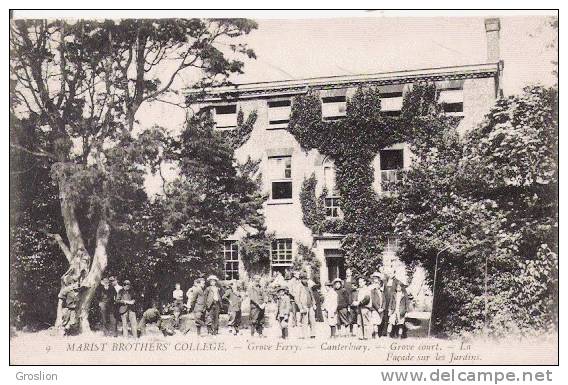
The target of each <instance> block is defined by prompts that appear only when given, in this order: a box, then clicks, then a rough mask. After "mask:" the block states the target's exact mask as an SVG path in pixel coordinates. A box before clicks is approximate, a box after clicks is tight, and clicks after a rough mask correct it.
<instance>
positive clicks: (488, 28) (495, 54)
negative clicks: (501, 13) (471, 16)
mask: <svg viewBox="0 0 568 385" xmlns="http://www.w3.org/2000/svg"><path fill="white" fill-rule="evenodd" d="M500 30H501V21H500V20H499V18H490V19H485V32H486V34H487V62H488V63H497V62H499V61H500V60H501V56H500V53H499V31H500Z"/></svg>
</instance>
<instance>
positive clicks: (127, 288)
mask: <svg viewBox="0 0 568 385" xmlns="http://www.w3.org/2000/svg"><path fill="white" fill-rule="evenodd" d="M116 303H117V304H118V313H119V314H120V318H121V319H122V335H123V336H124V337H128V323H129V322H130V330H131V332H132V335H133V336H134V337H138V324H137V322H136V312H135V311H134V304H135V303H136V301H135V300H134V292H133V291H132V290H131V284H130V281H129V280H125V281H124V284H123V287H122V290H120V292H119V293H118V295H117V297H116Z"/></svg>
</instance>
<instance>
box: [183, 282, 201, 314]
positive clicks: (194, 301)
mask: <svg viewBox="0 0 568 385" xmlns="http://www.w3.org/2000/svg"><path fill="white" fill-rule="evenodd" d="M203 294H204V293H203V289H202V288H201V287H200V286H194V287H193V288H192V289H191V294H190V297H189V299H188V301H187V302H188V303H189V311H190V312H193V313H202V312H203V311H204V310H205V296H204V295H203Z"/></svg>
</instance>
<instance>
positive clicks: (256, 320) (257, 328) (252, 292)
mask: <svg viewBox="0 0 568 385" xmlns="http://www.w3.org/2000/svg"><path fill="white" fill-rule="evenodd" d="M252 280H253V282H252V284H251V285H250V287H249V290H248V296H249V299H250V313H249V319H250V322H249V323H250V335H251V336H254V333H255V332H257V333H258V335H259V337H263V334H262V333H263V329H264V308H265V306H266V301H267V298H266V294H265V293H264V291H263V290H262V287H261V286H260V275H258V274H256V275H255V276H254V277H253V278H252Z"/></svg>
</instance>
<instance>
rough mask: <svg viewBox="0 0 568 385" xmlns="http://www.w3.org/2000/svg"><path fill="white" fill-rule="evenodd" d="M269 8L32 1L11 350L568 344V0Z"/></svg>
mask: <svg viewBox="0 0 568 385" xmlns="http://www.w3.org/2000/svg"><path fill="white" fill-rule="evenodd" d="M81 12H83V13H81ZM243 12H245V11H241V12H239V13H238V14H237V13H236V12H231V11H225V12H221V13H219V12H218V13H211V17H209V16H204V14H203V12H197V11H195V12H192V11H190V10H187V11H176V12H169V13H168V12H158V11H156V12H149V13H146V14H145V15H146V16H144V15H139V14H137V13H136V12H132V15H130V16H129V15H128V11H123V12H121V13H120V14H113V12H112V11H108V12H106V13H104V12H103V13H101V14H90V13H89V12H87V11H76V12H74V13H73V16H72V17H70V16H69V15H68V14H66V13H65V12H64V11H61V12H60V14H58V13H57V11H51V12H50V13H49V16H48V17H46V16H41V15H42V13H41V12H26V11H19V10H11V11H10V21H9V84H10V88H9V161H10V163H9V220H10V223H9V231H10V234H9V242H10V247H9V276H10V279H9V311H10V314H9V328H10V334H9V336H10V337H9V349H10V352H9V361H10V362H9V363H10V365H439V366H446V365H472V366H473V365H558V364H559V334H558V333H559V330H558V327H559V325H558V317H559V299H558V297H559V292H558V290H559V289H558V288H559V270H558V254H559V208H558V207H559V205H558V201H559V168H558V156H559V134H558V122H559V116H558V115H559V108H558V89H559V84H558V60H559V55H558V33H559V32H558V29H559V21H558V12H557V10H547V11H545V10H532V11H529V10H526V11H517V12H515V11H509V12H495V11H492V10H487V11H479V10H478V11H475V12H468V11H459V12H457V11H456V12H453V13H452V12H439V13H438V14H433V13H431V12H426V11H419V10H416V11H396V12H395V11H360V12H352V13H349V12H341V11H336V12H329V11H328V12H325V13H324V12H320V11H287V12H283V11H281V12H279V11H271V12H264V13H259V12H255V11H252V10H251V11H248V13H250V16H246V17H243V16H242V15H243ZM245 13H246V12H245ZM78 15H80V16H78ZM142 16H143V17H142Z"/></svg>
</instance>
